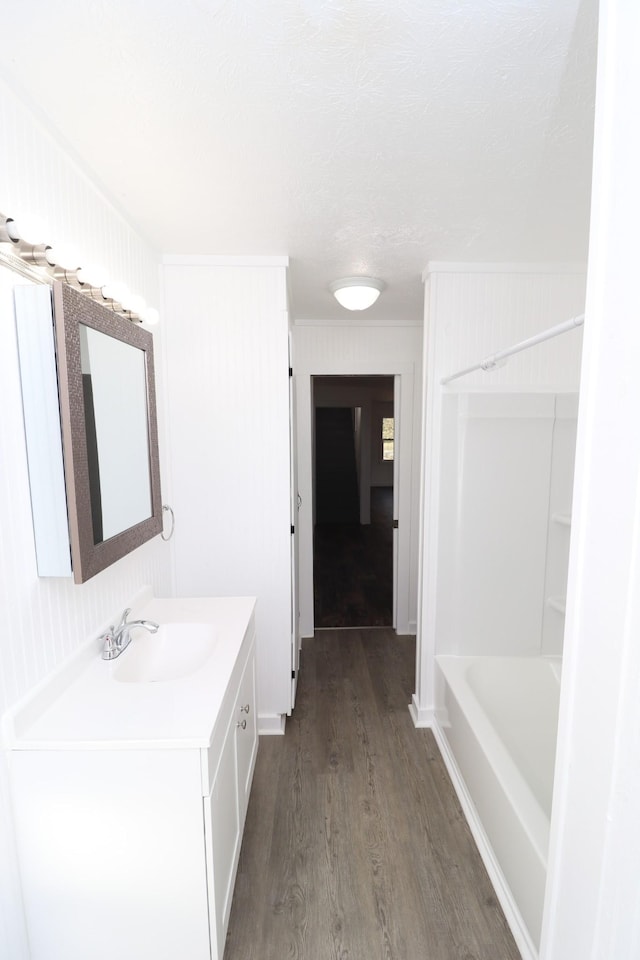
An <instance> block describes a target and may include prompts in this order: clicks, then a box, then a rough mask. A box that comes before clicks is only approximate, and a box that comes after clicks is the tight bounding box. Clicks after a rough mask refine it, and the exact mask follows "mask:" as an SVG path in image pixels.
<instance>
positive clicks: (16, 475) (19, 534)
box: [0, 83, 169, 960]
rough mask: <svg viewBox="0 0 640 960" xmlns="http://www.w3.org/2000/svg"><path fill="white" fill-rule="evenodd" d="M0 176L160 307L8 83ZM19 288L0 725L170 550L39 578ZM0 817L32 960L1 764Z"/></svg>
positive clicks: (6, 378) (118, 234) (13, 932)
mask: <svg viewBox="0 0 640 960" xmlns="http://www.w3.org/2000/svg"><path fill="white" fill-rule="evenodd" d="M0 171H2V172H1V173H0V210H1V211H2V212H3V213H5V214H7V215H13V216H15V217H16V219H17V218H18V217H19V215H20V214H21V213H27V212H29V213H37V214H39V215H41V216H42V217H44V218H45V219H46V220H47V221H48V223H49V226H50V229H51V237H52V239H53V238H58V239H60V240H65V241H67V242H73V243H74V244H75V245H76V246H78V247H79V249H80V250H81V251H82V252H83V253H84V254H86V257H87V260H94V261H98V262H102V263H103V264H104V265H105V267H106V268H107V269H108V270H110V271H111V274H112V276H114V278H115V277H117V278H119V279H122V280H124V281H125V282H127V283H129V285H130V286H131V287H132V288H135V289H136V290H137V291H138V292H139V293H141V294H142V295H143V296H144V297H146V298H147V300H148V301H149V302H151V303H157V301H158V280H157V261H156V256H155V254H154V252H153V251H152V250H151V249H150V248H149V247H148V246H147V245H146V244H145V243H144V242H143V241H141V240H140V238H139V237H137V236H136V234H135V233H134V232H133V231H132V230H131V229H130V228H129V227H128V225H127V224H126V222H125V221H124V220H123V218H122V217H121V216H120V214H119V213H118V212H117V211H116V210H115V209H114V208H113V206H112V205H111V204H110V203H109V202H108V201H107V200H106V199H105V198H104V196H102V195H101V194H100V193H99V191H98V190H97V189H96V188H95V186H93V185H92V184H91V182H90V181H89V180H88V179H87V177H85V176H84V174H83V173H82V172H81V171H80V170H79V168H78V167H77V166H76V165H75V164H74V162H73V161H71V160H70V159H69V157H68V156H67V155H66V154H65V152H64V151H63V150H62V149H61V148H60V147H59V146H58V145H57V144H56V143H55V142H54V141H53V140H52V139H51V138H50V136H49V135H48V133H47V132H46V131H45V130H44V129H43V128H42V126H41V125H40V124H39V123H38V122H37V121H36V120H35V119H34V118H33V116H32V115H31V114H30V112H29V111H28V110H27V109H26V107H25V106H24V105H22V104H21V103H20V101H19V100H18V99H16V97H15V96H14V95H13V94H12V93H11V92H10V91H9V90H8V89H7V88H6V87H5V86H4V85H3V84H2V83H0ZM15 280H16V275H15V274H13V273H11V272H10V271H9V270H8V269H7V268H6V267H4V266H1V265H0V397H1V407H2V416H0V465H1V467H0V530H1V531H2V536H1V537H0V610H1V611H2V630H1V631H0V714H1V713H3V712H4V710H5V709H6V708H7V707H8V706H9V705H11V704H13V703H14V702H15V701H16V700H17V699H19V698H20V697H21V696H22V695H23V694H24V693H25V692H26V691H27V690H29V688H30V687H32V686H34V685H35V684H36V683H37V682H38V681H39V680H41V679H42V678H43V677H44V676H45V675H46V674H48V673H49V672H50V671H51V670H52V669H53V668H54V667H55V666H56V664H58V663H59V662H60V661H61V660H62V659H63V658H65V657H66V656H68V655H69V654H70V653H72V651H73V650H74V649H76V647H77V646H78V645H79V644H80V643H82V642H83V641H84V640H85V639H86V638H87V637H88V636H90V635H93V634H94V633H97V632H98V631H99V629H100V628H101V627H102V626H103V625H104V624H105V621H108V619H109V618H110V617H113V616H114V614H115V613H118V612H121V610H122V609H123V607H124V606H125V604H126V602H127V600H128V599H129V598H130V597H131V595H132V594H134V593H135V592H136V591H137V590H138V588H139V587H140V586H142V585H143V584H146V583H150V584H152V586H153V587H154V589H155V590H156V591H157V592H158V593H159V594H162V593H167V592H168V591H169V564H168V556H169V548H168V545H167V544H164V543H162V541H161V540H160V539H159V538H156V539H155V540H153V541H150V542H149V543H147V544H145V545H144V546H143V547H140V548H139V549H138V550H136V551H135V552H134V553H133V554H131V555H130V556H128V557H125V558H124V559H123V560H121V561H119V562H118V563H117V564H115V565H114V566H112V567H111V568H109V569H108V570H105V571H104V572H103V573H101V574H99V575H98V576H96V577H95V578H93V579H92V580H90V581H88V582H87V583H85V584H82V585H81V586H77V585H74V584H73V582H72V581H71V580H70V579H69V580H59V579H47V580H41V579H39V578H38V576H37V574H36V564H35V553H34V546H33V531H32V525H31V508H30V503H29V485H28V474H27V462H26V454H25V442H24V431H23V424H22V406H21V396H20V383H19V374H18V361H17V352H16V340H15V327H14V320H13V304H12V289H13V284H14V282H15ZM157 349H158V352H159V345H158V347H157ZM160 426H162V422H161V423H160ZM0 814H1V817H0V956H1V957H6V958H7V960H27V958H28V955H29V954H28V945H27V942H26V938H25V933H24V925H23V918H22V906H21V899H20V890H19V882H18V877H17V872H16V868H15V860H14V847H13V830H12V826H11V818H10V805H9V795H8V785H7V779H6V764H5V758H4V756H3V755H0Z"/></svg>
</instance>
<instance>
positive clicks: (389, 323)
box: [293, 314, 422, 329]
mask: <svg viewBox="0 0 640 960" xmlns="http://www.w3.org/2000/svg"><path fill="white" fill-rule="evenodd" d="M293 325H294V326H295V327H393V328H394V329H396V328H398V327H421V326H422V317H421V316H418V317H417V318H416V319H415V320H407V319H405V318H404V317H403V318H402V319H398V320H395V319H394V318H393V317H375V318H373V317H366V316H362V315H360V316H357V315H355V314H354V316H352V317H345V318H344V319H336V318H335V317H333V318H331V317H323V318H320V319H315V320H310V319H308V318H305V317H299V318H297V319H296V320H294V321H293Z"/></svg>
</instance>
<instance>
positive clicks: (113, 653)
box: [100, 626, 118, 660]
mask: <svg viewBox="0 0 640 960" xmlns="http://www.w3.org/2000/svg"><path fill="white" fill-rule="evenodd" d="M100 639H101V640H103V641H104V643H103V646H102V659H103V660H113V659H115V657H117V655H118V644H117V642H116V640H115V639H114V636H113V627H112V626H111V627H109V629H108V630H107V632H106V633H104V634H103V635H102V636H101V637H100Z"/></svg>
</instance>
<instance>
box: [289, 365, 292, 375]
mask: <svg viewBox="0 0 640 960" xmlns="http://www.w3.org/2000/svg"><path fill="white" fill-rule="evenodd" d="M289 376H290V377H292V376H293V367H289Z"/></svg>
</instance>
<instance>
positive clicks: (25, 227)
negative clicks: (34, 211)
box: [7, 214, 47, 247]
mask: <svg viewBox="0 0 640 960" xmlns="http://www.w3.org/2000/svg"><path fill="white" fill-rule="evenodd" d="M7 227H8V228H9V234H10V236H12V239H14V240H22V241H23V243H29V244H31V246H33V247H38V246H40V244H43V243H44V242H45V237H46V235H47V227H46V224H45V223H44V221H43V220H41V219H40V217H33V216H31V215H30V214H25V215H24V216H23V217H18V218H17V219H14V220H13V221H11V222H10V223H8V224H7ZM14 232H15V234H16V235H15V236H13V234H14Z"/></svg>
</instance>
